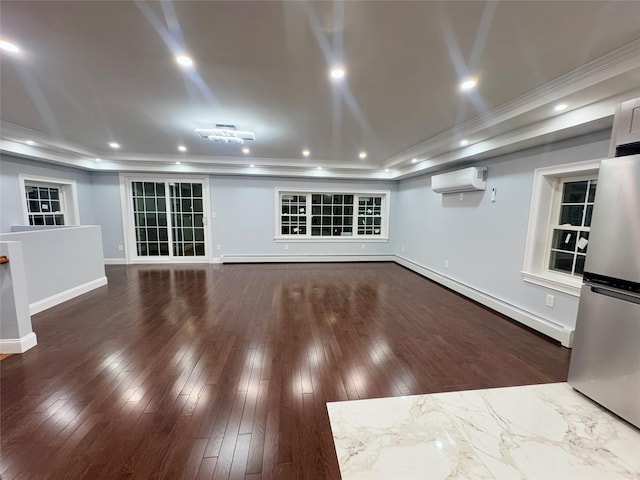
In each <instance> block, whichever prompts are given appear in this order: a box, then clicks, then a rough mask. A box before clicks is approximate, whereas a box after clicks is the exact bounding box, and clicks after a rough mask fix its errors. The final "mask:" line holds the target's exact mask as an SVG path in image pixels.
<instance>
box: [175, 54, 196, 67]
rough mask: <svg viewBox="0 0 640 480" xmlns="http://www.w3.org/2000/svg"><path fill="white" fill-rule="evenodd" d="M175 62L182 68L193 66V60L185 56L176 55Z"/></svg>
mask: <svg viewBox="0 0 640 480" xmlns="http://www.w3.org/2000/svg"><path fill="white" fill-rule="evenodd" d="M176 62H178V63H179V64H180V65H182V66H183V67H192V66H193V60H192V59H191V57H187V56H186V55H178V56H177V57H176Z"/></svg>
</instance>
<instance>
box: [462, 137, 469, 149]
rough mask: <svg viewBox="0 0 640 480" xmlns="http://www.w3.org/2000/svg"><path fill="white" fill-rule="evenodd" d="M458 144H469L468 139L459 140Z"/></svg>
mask: <svg viewBox="0 0 640 480" xmlns="http://www.w3.org/2000/svg"><path fill="white" fill-rule="evenodd" d="M460 145H461V146H463V147H464V146H467V145H469V140H467V139H466V138H465V139H463V140H460Z"/></svg>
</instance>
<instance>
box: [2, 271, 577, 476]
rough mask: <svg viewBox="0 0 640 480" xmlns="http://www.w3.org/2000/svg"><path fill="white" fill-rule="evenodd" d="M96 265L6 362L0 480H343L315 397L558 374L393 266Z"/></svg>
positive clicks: (555, 364) (550, 363)
mask: <svg viewBox="0 0 640 480" xmlns="http://www.w3.org/2000/svg"><path fill="white" fill-rule="evenodd" d="M107 274H108V277H109V285H108V286H106V287H102V288H100V289H98V290H95V291H93V292H91V293H88V294H86V295H83V296H81V297H78V298H76V299H74V300H71V301H69V302H66V303H65V304H62V305H59V306H57V307H54V308H52V309H50V310H47V311H46V312H43V313H41V314H38V315H36V316H34V318H33V325H34V330H35V332H36V333H37V335H38V346H37V347H35V348H34V349H32V350H30V351H29V352H27V353H25V354H24V355H13V356H11V357H8V358H6V359H4V360H3V361H2V364H1V365H0V375H1V383H0V387H1V402H2V403H1V405H0V406H1V411H2V423H1V428H2V430H1V431H0V435H1V450H0V472H1V477H2V479H3V480H9V479H13V478H20V479H22V478H52V479H99V478H105V479H113V478H170V479H175V478H198V479H200V478H216V479H218V478H220V479H226V478H232V479H247V480H257V479H262V480H268V479H280V478H282V479H302V478H308V479H325V478H326V479H338V478H340V474H339V470H338V463H337V459H336V455H335V450H334V446H333V440H332V436H331V428H330V425H329V418H328V415H327V409H326V402H333V401H340V400H351V399H363V398H374V397H385V396H397V395H410V394H420V393H433V392H443V391H452V390H467V389H477V388H488V387H502V386H509V385H524V384H534V383H546V382H557V381H564V380H565V379H566V376H567V369H568V362H569V350H567V349H565V348H562V347H560V346H559V345H557V344H555V343H553V342H551V341H549V340H547V339H545V338H542V337H541V336H538V335H536V334H534V333H532V332H530V331H528V330H526V329H525V328H522V327H520V326H519V325H517V324H515V323H512V322H510V321H509V320H507V319H505V318H504V317H501V316H499V315H497V314H495V313H493V312H491V311H489V310H487V309H485V308H483V307H481V306H479V305H477V304H475V303H472V302H470V301H467V300H465V299H464V298H463V297H460V296H458V295H456V294H455V293H452V292H451V291H448V290H446V289H444V288H442V287H440V286H438V285H437V284H435V283H432V282H430V281H428V280H425V279H423V278H422V277H420V276H418V275H416V274H414V273H412V272H410V271H408V270H405V269H404V268H402V267H400V266H397V265H395V264H391V263H376V264H290V265H225V266H184V265H180V266H177V265H174V266H169V267H158V266H155V267H148V266H135V267H124V266H111V267H108V268H107Z"/></svg>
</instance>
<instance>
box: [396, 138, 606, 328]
mask: <svg viewBox="0 0 640 480" xmlns="http://www.w3.org/2000/svg"><path fill="white" fill-rule="evenodd" d="M608 147H609V132H608V131H607V132H597V133H595V134H592V135H589V136H584V137H578V138H574V139H571V140H568V141H565V142H558V143H556V144H552V145H547V146H545V147H541V148H536V149H531V150H527V151H523V152H518V153H516V154H510V155H508V156H504V157H500V158H496V159H493V160H489V161H484V162H481V163H478V164H477V165H478V166H482V165H487V166H488V167H489V173H488V182H487V190H486V191H485V192H472V193H465V194H464V200H462V201H461V200H460V199H459V195H458V194H449V195H441V194H438V193H434V192H433V191H432V190H431V177H430V176H428V175H424V176H420V177H415V178H411V179H408V180H404V181H401V182H400V183H399V185H398V192H397V195H396V199H397V200H396V203H397V205H396V219H395V221H396V236H395V246H396V254H397V255H399V256H402V257H404V258H406V259H408V260H410V261H412V262H413V263H416V264H418V265H419V266H422V267H424V268H427V269H429V270H433V271H435V272H437V273H439V274H441V275H443V276H445V277H448V278H450V279H452V280H455V281H457V282H459V283H461V284H464V285H466V286H469V287H472V288H473V289H475V290H478V291H480V292H482V293H484V294H487V295H489V296H491V297H494V298H497V299H499V300H502V301H504V302H506V303H508V304H511V305H513V306H515V307H517V308H519V309H522V310H524V311H526V312H529V313H532V314H534V315H537V316H539V317H542V318H543V319H546V320H550V321H552V322H556V323H559V324H561V325H564V326H567V327H570V328H573V327H574V326H575V319H576V313H577V306H578V298H577V297H575V296H571V295H567V294H564V293H561V292H558V291H555V290H550V289H547V288H545V287H540V286H537V285H533V284H530V283H527V282H525V281H523V280H522V277H521V275H520V271H521V270H522V266H523V258H524V247H525V240H526V234H527V222H528V215H529V207H530V201H531V190H532V183H533V171H534V170H535V169H536V168H539V167H546V166H550V165H559V164H564V163H571V162H576V161H581V160H589V159H597V158H603V157H606V156H607V151H608ZM491 187H496V189H497V197H496V202H495V203H492V202H491V201H490V189H491ZM403 248H404V251H403ZM445 260H448V261H449V268H446V269H445V268H444V262H445ZM547 294H552V295H554V296H555V306H554V307H553V308H549V307H547V306H545V296H546V295H547Z"/></svg>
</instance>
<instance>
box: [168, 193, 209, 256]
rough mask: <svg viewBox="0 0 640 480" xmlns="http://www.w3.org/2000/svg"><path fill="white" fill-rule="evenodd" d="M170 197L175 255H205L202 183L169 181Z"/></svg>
mask: <svg viewBox="0 0 640 480" xmlns="http://www.w3.org/2000/svg"><path fill="white" fill-rule="evenodd" d="M169 198H170V205H171V225H172V229H171V233H172V235H173V249H172V250H173V251H172V253H173V256H175V257H203V256H205V255H206V252H205V248H204V244H205V241H204V235H205V233H204V222H203V218H204V201H203V192H202V184H201V183H186V182H169Z"/></svg>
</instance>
